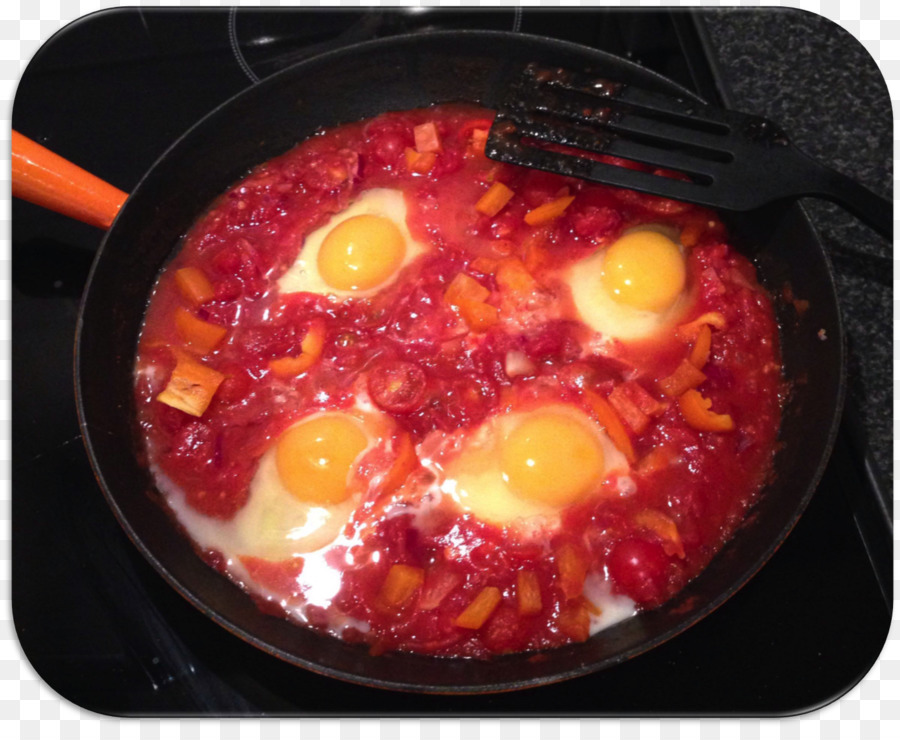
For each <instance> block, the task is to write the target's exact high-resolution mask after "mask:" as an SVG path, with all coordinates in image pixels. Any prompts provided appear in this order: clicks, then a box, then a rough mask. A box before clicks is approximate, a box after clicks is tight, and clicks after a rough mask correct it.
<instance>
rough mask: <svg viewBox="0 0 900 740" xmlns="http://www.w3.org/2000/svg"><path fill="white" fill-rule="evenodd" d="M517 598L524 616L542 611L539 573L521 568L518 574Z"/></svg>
mask: <svg viewBox="0 0 900 740" xmlns="http://www.w3.org/2000/svg"><path fill="white" fill-rule="evenodd" d="M516 599H517V601H518V603H519V614H521V615H522V616H528V615H531V614H538V613H540V611H541V586H540V583H539V582H538V577H537V573H535V572H534V571H531V570H520V571H519V572H518V573H517V574H516Z"/></svg>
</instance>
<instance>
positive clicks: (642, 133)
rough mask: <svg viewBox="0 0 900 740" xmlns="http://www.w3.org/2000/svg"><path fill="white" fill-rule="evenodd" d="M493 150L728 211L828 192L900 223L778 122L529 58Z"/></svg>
mask: <svg viewBox="0 0 900 740" xmlns="http://www.w3.org/2000/svg"><path fill="white" fill-rule="evenodd" d="M548 145H555V146H548ZM485 153H486V154H487V156H488V157H490V158H491V159H495V160H499V161H503V162H510V163H513V164H519V165H524V166H527V167H534V168H537V169H541V170H547V171H549V172H555V173H558V174H561V175H569V176H573V177H578V178H582V179H585V180H592V181H594V182H600V183H604V184H607V185H614V186H618V187H623V188H630V189H632V190H638V191H641V192H645V193H651V194H653V195H660V196H663V197H666V198H672V199H674V200H681V201H686V202H689V203H697V204H700V205H704V206H710V207H712V208H719V209H724V210H732V211H746V210H750V209H753V208H756V207H758V206H762V205H765V204H767V203H771V202H773V201H776V200H781V199H785V198H797V197H801V196H815V197H821V198H826V199H828V200H832V201H835V202H837V203H839V204H840V205H842V206H843V207H845V208H846V209H847V210H848V211H850V212H851V213H853V214H854V215H855V216H857V217H858V218H860V219H861V220H862V221H864V222H865V223H867V224H869V225H870V226H871V227H872V228H873V229H875V230H876V231H878V232H879V233H880V234H882V235H884V236H886V237H888V238H890V237H891V234H892V229H893V204H892V203H891V201H889V200H887V199H886V198H882V197H881V196H879V195H876V194H875V193H873V192H872V191H870V190H868V189H867V188H865V187H863V186H862V185H860V184H859V183H858V182H856V181H855V180H852V179H851V178H849V177H847V176H846V175H842V174H841V173H840V172H837V171H835V170H833V169H831V168H829V167H826V166H825V165H823V164H821V163H819V162H818V161H816V160H815V159H813V158H812V157H809V156H808V155H806V154H804V153H803V152H801V151H800V150H799V149H797V148H796V147H794V146H793V145H791V143H790V142H789V141H788V138H787V136H786V135H785V133H784V132H783V131H782V129H781V127H780V126H778V125H777V124H775V123H773V122H772V121H769V120H766V119H764V118H761V117H759V116H753V115H747V114H744V113H737V112H734V111H729V110H724V109H721V108H716V107H714V106H710V105H705V104H702V103H698V102H696V101H693V100H685V99H680V98H675V97H670V96H666V95H662V94H660V93H656V92H651V91H649V90H644V89H641V88H638V87H633V86H631V85H625V84H620V83H617V82H614V81H610V80H606V79H600V78H597V77H592V76H590V75H587V74H583V73H578V72H572V71H568V70H562V69H548V68H544V67H538V66H537V65H531V66H529V67H527V68H526V69H525V71H524V72H523V74H522V76H521V78H520V80H519V81H518V82H517V84H515V85H513V86H511V87H510V92H509V95H508V96H507V98H506V100H505V102H504V105H503V106H502V107H501V108H500V110H498V112H497V116H496V118H495V120H494V124H493V126H492V127H491V130H490V132H489V135H488V139H487V145H486V147H485ZM597 154H602V155H608V156H610V157H619V158H622V159H626V160H630V161H632V162H639V163H642V164H644V165H649V167H644V168H642V169H640V170H639V169H631V168H629V167H627V166H621V165H620V164H614V163H610V162H603V161H597V158H596V157H595V156H593V155H597ZM676 173H677V174H676Z"/></svg>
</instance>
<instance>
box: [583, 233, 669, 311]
mask: <svg viewBox="0 0 900 740" xmlns="http://www.w3.org/2000/svg"><path fill="white" fill-rule="evenodd" d="M685 273H686V270H685V266H684V257H682V255H681V250H680V249H679V248H678V245H677V244H676V243H675V242H673V241H672V240H671V239H669V238H668V237H666V236H664V235H663V234H660V233H657V232H655V231H633V232H631V233H630V234H626V235H625V236H623V237H621V238H620V239H619V240H618V241H616V242H615V243H613V244H612V245H611V246H610V247H609V248H608V249H607V250H606V255H605V257H604V260H603V270H602V272H601V274H600V280H601V282H602V284H603V287H604V288H605V289H606V291H607V293H608V294H609V295H610V296H611V297H612V298H613V300H615V301H617V302H618V303H622V304H625V305H626V306H630V307H632V308H636V309H639V310H642V311H655V312H661V311H665V310H666V309H668V308H671V306H672V304H673V303H675V301H676V299H677V298H678V296H679V295H680V294H681V291H682V290H683V289H684V283H685V279H686V274H685Z"/></svg>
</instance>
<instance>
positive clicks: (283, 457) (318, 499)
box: [275, 414, 368, 506]
mask: <svg viewBox="0 0 900 740" xmlns="http://www.w3.org/2000/svg"><path fill="white" fill-rule="evenodd" d="M367 446H368V440H367V438H366V435H365V433H364V432H363V429H362V425H361V424H360V423H359V422H358V421H356V420H355V419H352V418H349V417H346V416H343V415H340V414H328V415H324V416H318V417H315V418H312V419H309V420H308V421H304V422H301V423H299V424H297V425H295V426H293V427H291V428H290V429H288V430H287V431H286V432H284V434H282V435H281V437H279V439H278V442H277V447H276V450H275V465H276V466H277V469H278V476H279V478H281V482H282V483H283V484H284V487H285V488H287V490H288V491H290V492H291V494H293V495H294V496H296V497H297V498H298V499H300V500H301V501H304V502H307V503H314V504H322V505H326V506H328V505H331V504H338V503H340V502H342V501H345V500H346V499H347V498H348V497H349V496H350V490H349V489H348V486H347V484H348V481H349V478H350V474H351V472H352V470H353V467H354V463H355V462H356V460H357V458H358V457H359V456H360V454H361V453H362V452H363V450H365V449H366V447H367Z"/></svg>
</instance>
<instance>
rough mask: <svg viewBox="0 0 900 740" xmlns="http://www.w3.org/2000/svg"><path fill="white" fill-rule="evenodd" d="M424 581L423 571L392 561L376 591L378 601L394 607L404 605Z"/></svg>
mask: <svg viewBox="0 0 900 740" xmlns="http://www.w3.org/2000/svg"><path fill="white" fill-rule="evenodd" d="M424 581H425V571H424V570H423V569H422V568H416V567H414V566H412V565H403V564H402V563H394V564H393V565H392V566H391V568H390V570H389V571H388V574H387V576H386V577H385V579H384V583H383V584H382V585H381V591H379V593H378V600H379V602H380V603H381V604H382V605H384V606H388V607H391V608H394V609H397V608H400V607H402V606H404V605H405V604H406V603H407V602H408V601H409V600H410V599H412V597H413V596H415V594H416V591H418V590H419V588H421V586H422V584H423V583H424Z"/></svg>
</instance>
